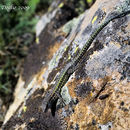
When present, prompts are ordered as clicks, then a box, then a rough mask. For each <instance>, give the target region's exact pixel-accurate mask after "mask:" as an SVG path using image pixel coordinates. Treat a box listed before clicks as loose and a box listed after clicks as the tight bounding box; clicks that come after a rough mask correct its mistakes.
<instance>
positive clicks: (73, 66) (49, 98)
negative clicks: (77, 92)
mask: <svg viewBox="0 0 130 130" xmlns="http://www.w3.org/2000/svg"><path fill="white" fill-rule="evenodd" d="M128 14H130V10H127V11H124V12H122V13H118V14H117V15H115V16H111V17H110V18H108V19H107V20H105V21H104V22H103V23H102V24H101V25H100V26H99V27H97V28H96V30H94V32H93V33H92V35H91V36H90V38H89V39H88V41H87V42H86V44H85V45H84V46H83V48H82V50H81V51H80V52H79V55H78V56H77V57H76V58H75V59H74V60H73V61H72V62H71V63H69V64H67V65H66V67H65V68H64V69H63V71H62V72H61V74H60V76H59V78H58V82H57V83H56V85H55V87H54V88H53V89H52V90H51V91H50V92H47V93H46V94H45V98H44V99H43V104H42V108H43V111H44V112H46V111H47V110H48V109H49V108H50V109H51V113H52V116H55V111H56V104H57V101H58V99H62V98H61V96H60V92H61V89H62V87H63V86H64V85H65V84H66V82H67V81H68V80H69V78H70V76H71V75H72V74H73V73H74V72H75V71H76V70H77V69H78V66H79V64H80V62H81V61H82V58H83V56H84V55H85V53H86V51H87V50H88V49H89V47H90V46H91V44H92V42H93V41H94V39H95V38H96V36H97V35H98V34H99V32H100V31H101V30H102V29H103V28H104V27H105V26H106V25H107V24H108V23H109V22H110V21H112V20H114V19H117V18H121V17H124V16H125V15H128ZM62 100H63V99H62Z"/></svg>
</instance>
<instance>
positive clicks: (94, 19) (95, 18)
mask: <svg viewBox="0 0 130 130" xmlns="http://www.w3.org/2000/svg"><path fill="white" fill-rule="evenodd" d="M96 20H97V16H95V17H94V18H93V20H92V24H93V23H94V22H95V21H96Z"/></svg>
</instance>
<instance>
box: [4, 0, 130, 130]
mask: <svg viewBox="0 0 130 130" xmlns="http://www.w3.org/2000/svg"><path fill="white" fill-rule="evenodd" d="M125 1H127V2H129V1H128V0H124V1H123V2H122V1H120V0H113V1H110V0H103V1H102V0H98V1H96V3H95V4H94V5H93V6H92V8H90V9H89V10H87V11H86V12H84V13H83V14H82V15H81V16H79V17H78V18H77V19H75V20H72V21H71V22H69V23H68V24H66V25H65V26H64V27H60V29H59V30H60V31H59V30H58V32H57V33H54V29H53V32H52V33H53V34H56V35H49V34H47V33H45V34H46V35H44V36H43V37H42V35H43V34H44V33H43V34H42V35H41V36H40V39H41V41H40V43H39V44H43V45H42V47H43V48H44V47H45V46H46V47H45V48H44V49H45V59H44V63H45V64H44V65H42V62H43V61H41V62H39V63H40V64H41V65H39V66H40V67H39V66H38V67H39V68H40V69H39V70H38V71H37V72H35V74H32V73H31V72H28V73H29V74H28V75H29V76H28V77H29V79H30V80H28V81H27V80H26V83H25V82H24V80H23V77H22V76H21V78H20V79H19V82H18V84H17V89H16V92H15V101H14V103H13V104H12V106H11V107H10V109H9V111H8V113H7V116H6V119H5V122H4V125H3V129H4V130H13V129H24V130H31V129H33V130H65V129H68V130H98V129H102V130H109V129H111V130H122V129H123V130H129V129H130V121H129V120H130V112H129V110H130V100H129V97H130V87H129V86H130V83H129V81H130V51H129V50H130V46H129V45H130V16H129V15H128V16H125V17H122V18H119V19H116V20H114V21H112V22H110V23H109V24H108V25H107V26H106V27H105V28H104V29H103V30H102V31H101V32H100V33H99V35H98V36H97V37H96V39H95V40H94V42H93V44H92V45H91V47H90V48H89V50H88V51H87V52H86V55H85V57H84V62H83V63H82V64H81V67H79V69H78V70H77V71H76V72H75V73H74V74H73V75H72V76H71V78H70V79H69V81H68V82H67V84H66V85H65V86H64V88H63V90H62V96H63V98H64V99H65V101H66V102H67V103H68V105H66V106H65V107H62V108H61V107H60V101H59V103H58V105H59V109H58V110H57V112H56V115H55V117H52V115H51V112H50V110H49V111H48V112H46V113H44V112H43V111H42V101H43V99H44V96H45V95H44V94H45V93H44V92H45V90H46V89H48V88H50V89H51V87H52V86H53V84H54V78H55V76H56V75H57V74H58V72H60V70H61V69H62V68H64V66H65V64H66V63H68V62H70V61H71V59H73V58H74V57H75V56H76V55H77V54H78V52H79V50H80V49H81V48H82V47H83V45H84V44H85V43H86V41H87V39H88V38H89V36H90V35H91V33H92V32H93V30H94V29H95V28H96V27H97V25H98V24H100V23H102V21H104V20H105V18H106V17H107V16H108V15H109V14H110V13H111V12H114V11H115V10H116V8H117V7H118V6H119V5H121V4H123V5H125V4H124V3H125ZM52 22H53V21H52ZM73 22H74V24H73ZM73 25H74V26H73ZM49 28H50V26H49ZM66 28H67V29H66ZM47 29H48V28H47ZM49 30H50V29H48V31H49ZM61 30H63V32H62V33H61ZM64 30H67V32H66V31H65V32H64ZM68 30H69V31H68ZM57 37H58V38H60V40H59V39H58V38H57ZM48 38H50V39H52V40H51V42H50V41H48V42H49V43H50V44H49V43H48V42H46V39H48ZM48 48H49V50H48ZM36 50H37V49H36ZM34 51H35V50H34ZM43 51H44V50H43ZM35 53H37V52H35ZM30 55H31V54H30ZM27 59H29V58H27ZM34 60H35V58H34V59H33V61H34ZM42 60H43V59H42ZM34 62H35V61H34ZM25 70H26V71H27V68H26V69H25ZM29 70H31V69H29ZM29 70H28V71H29ZM25 77H26V76H25ZM30 77H31V78H30ZM26 78H27V77H26ZM21 91H22V93H21ZM46 91H47V90H46ZM72 100H73V101H74V103H73V102H72ZM58 105H57V106H58ZM12 110H13V111H12Z"/></svg>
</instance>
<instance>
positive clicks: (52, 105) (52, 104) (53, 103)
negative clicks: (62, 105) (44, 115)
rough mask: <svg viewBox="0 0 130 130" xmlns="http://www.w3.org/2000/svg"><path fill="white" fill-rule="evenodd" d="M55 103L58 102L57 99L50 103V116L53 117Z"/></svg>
mask: <svg viewBox="0 0 130 130" xmlns="http://www.w3.org/2000/svg"><path fill="white" fill-rule="evenodd" d="M57 101H58V98H57V99H55V100H53V101H52V102H51V113H52V116H55V112H56V104H57Z"/></svg>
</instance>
